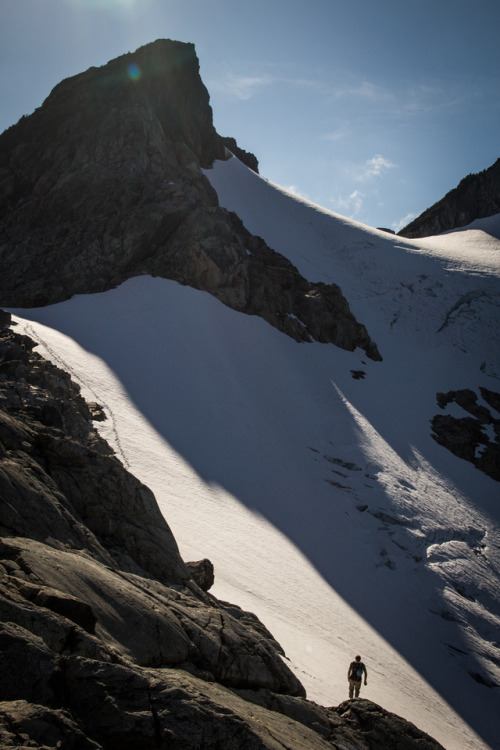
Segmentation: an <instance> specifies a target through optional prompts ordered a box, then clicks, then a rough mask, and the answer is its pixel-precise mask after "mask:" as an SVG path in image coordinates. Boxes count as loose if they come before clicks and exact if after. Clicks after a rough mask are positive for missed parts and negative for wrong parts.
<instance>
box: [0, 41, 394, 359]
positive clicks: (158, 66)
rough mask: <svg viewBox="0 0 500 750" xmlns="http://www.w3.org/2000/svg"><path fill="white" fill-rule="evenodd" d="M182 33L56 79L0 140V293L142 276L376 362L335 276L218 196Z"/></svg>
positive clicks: (40, 296)
mask: <svg viewBox="0 0 500 750" xmlns="http://www.w3.org/2000/svg"><path fill="white" fill-rule="evenodd" d="M228 145H229V146H230V147H231V148H232V150H233V152H235V153H236V154H237V155H238V157H239V158H241V159H242V160H243V161H244V162H246V163H247V164H248V165H249V166H250V167H251V168H253V169H255V170H256V169H257V160H256V159H255V157H254V156H253V155H252V154H248V153H246V152H244V151H243V150H241V149H239V147H238V146H237V144H236V142H235V141H234V139H231V138H222V137H221V136H219V135H218V134H217V132H216V131H215V129H214V126H213V122H212V110H211V108H210V105H209V95H208V92H207V90H206V88H205V86H204V85H203V83H202V81H201V78H200V76H199V64H198V59H197V56H196V53H195V49H194V46H193V45H192V44H184V43H181V42H173V41H169V40H157V41H156V42H154V43H152V44H150V45H147V46H145V47H142V48H140V49H139V50H137V52H135V53H134V54H128V55H124V56H122V57H119V58H117V59H115V60H112V61H111V62H110V63H108V64H107V65H105V66H104V67H101V68H91V69H90V70H88V71H86V72H85V73H82V74H80V75H77V76H74V77H73V78H69V79H67V80H64V81H62V82H61V83H60V84H58V85H57V86H56V87H55V88H54V89H53V91H52V92H51V94H50V96H49V97H48V98H47V99H46V100H45V102H44V103H43V105H42V106H41V107H40V108H39V109H37V110H36V111H35V112H34V113H33V114H32V115H30V116H29V117H23V118H22V119H21V120H20V122H18V123H17V125H15V126H13V127H11V128H9V130H7V131H6V132H5V133H3V135H2V136H1V137H0V195H1V196H2V200H1V209H0V261H1V263H2V268H3V269H4V273H3V274H2V281H1V282H0V298H1V300H2V304H4V305H7V306H12V307H14V306H17V307H34V306H42V305H47V304H52V303H55V302H60V301H62V300H65V299H68V298H69V297H71V296H73V295H75V294H87V293H92V292H102V291H106V290H108V289H110V288H112V287H114V286H117V285H118V284H120V283H122V282H123V281H125V280H126V279H128V278H131V277H134V276H138V275H142V274H150V275H153V276H162V277H164V278H169V279H174V280H176V281H178V282H180V283H181V284H186V285H189V286H192V287H195V288H197V289H202V290H205V291H208V292H210V293H211V294H213V295H214V296H216V297H217V298H218V299H219V300H221V301H222V302H223V303H225V304H227V305H228V306H230V307H232V308H234V309H235V310H238V311H241V312H244V313H247V314H252V315H260V316H261V317H262V318H264V319H265V320H267V321H268V322H269V323H270V324H271V325H273V326H275V327H277V328H278V329H279V330H281V331H283V332H284V333H286V334H288V335H290V336H292V337H293V338H295V339H296V340H299V341H311V340H315V341H320V342H325V343H333V344H336V345H338V346H340V347H342V348H345V349H348V350H351V351H352V350H353V349H355V348H356V347H360V348H362V349H363V350H364V351H365V352H366V354H367V355H368V356H369V357H371V358H372V359H375V360H377V359H380V354H379V352H378V350H377V347H376V344H375V343H374V342H372V340H371V339H370V336H369V334H368V332H367V330H366V328H365V326H364V325H363V324H362V323H360V322H358V321H356V320H355V318H354V317H353V315H352V314H351V312H350V309H349V305H348V302H347V300H345V298H344V297H343V295H342V292H341V290H340V289H339V287H338V286H336V285H335V284H328V285H326V284H321V283H314V282H313V281H309V280H306V279H304V278H303V277H302V276H301V275H300V274H299V272H298V271H297V269H296V268H295V267H294V266H293V264H291V263H290V262H289V261H288V260H287V259H286V258H284V257H283V256H282V255H280V254H278V253H276V252H274V251H273V250H272V249H271V248H269V247H268V246H267V245H266V243H265V242H264V241H263V240H262V239H260V238H259V237H254V236H252V235H251V234H250V233H249V232H248V231H247V230H246V229H245V227H244V226H243V224H242V223H241V221H240V220H239V219H238V218H237V217H236V216H235V215H234V214H231V213H230V212H228V211H226V210H225V209H222V208H221V207H220V206H219V205H218V199H217V195H216V193H215V191H214V190H213V188H212V187H211V185H210V183H209V181H208V180H207V179H206V177H205V175H204V174H203V171H202V170H203V169H204V168H209V167H210V166H211V165H212V164H213V162H214V160H215V159H227V158H229V157H230V156H231V155H232V152H229V150H228V149H227V146H228Z"/></svg>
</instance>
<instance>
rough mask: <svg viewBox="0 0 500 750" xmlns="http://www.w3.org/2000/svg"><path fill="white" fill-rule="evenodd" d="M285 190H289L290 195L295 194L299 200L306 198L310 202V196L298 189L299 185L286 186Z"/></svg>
mask: <svg viewBox="0 0 500 750" xmlns="http://www.w3.org/2000/svg"><path fill="white" fill-rule="evenodd" d="M284 188H285V190H288V192H289V193H293V194H294V195H297V196H298V197H299V198H305V199H306V200H310V198H309V196H308V195H306V193H304V192H303V191H302V190H300V188H298V187H297V185H284Z"/></svg>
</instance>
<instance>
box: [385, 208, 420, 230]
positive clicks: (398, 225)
mask: <svg viewBox="0 0 500 750" xmlns="http://www.w3.org/2000/svg"><path fill="white" fill-rule="evenodd" d="M416 218H417V214H412V213H409V214H406V216H403V218H402V219H400V220H399V221H397V222H394V223H393V224H392V225H391V226H392V228H393V229H394V231H395V232H399V231H400V230H401V229H403V227H406V226H407V225H408V224H409V223H410V221H413V219H416Z"/></svg>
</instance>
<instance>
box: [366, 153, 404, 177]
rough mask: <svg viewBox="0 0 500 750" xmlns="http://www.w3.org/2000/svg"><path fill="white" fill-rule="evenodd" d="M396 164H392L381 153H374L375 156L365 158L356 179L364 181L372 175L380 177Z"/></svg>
mask: <svg viewBox="0 0 500 750" xmlns="http://www.w3.org/2000/svg"><path fill="white" fill-rule="evenodd" d="M396 166H397V165H396V164H393V162H392V161H389V159H386V158H385V157H384V156H382V155H381V154H376V155H375V156H372V158H371V159H367V160H366V162H365V163H364V166H363V168H362V171H361V172H360V174H358V176H357V177H356V179H357V180H359V181H360V182H365V181H366V180H371V179H373V178H374V177H380V176H381V175H382V174H383V173H384V172H386V171H387V170H388V169H394V168H395V167H396Z"/></svg>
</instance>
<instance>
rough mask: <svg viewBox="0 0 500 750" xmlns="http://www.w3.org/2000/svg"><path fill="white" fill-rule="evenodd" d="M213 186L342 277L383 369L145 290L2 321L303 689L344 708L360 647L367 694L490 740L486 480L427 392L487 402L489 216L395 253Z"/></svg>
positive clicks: (227, 173)
mask: <svg viewBox="0 0 500 750" xmlns="http://www.w3.org/2000/svg"><path fill="white" fill-rule="evenodd" d="M206 175H207V176H208V178H209V179H210V181H211V182H212V184H213V185H214V187H215V188H216V190H217V192H218V195H219V199H220V203H221V205H223V206H225V207H227V208H229V209H230V210H234V211H236V212H237V213H238V214H239V216H240V218H241V219H242V220H243V221H244V223H245V225H246V226H247V228H248V229H249V230H250V231H251V232H252V233H254V234H258V235H260V236H262V237H263V238H264V239H265V240H266V241H267V242H268V244H269V245H270V246H271V247H273V248H274V249H275V250H277V251H279V252H281V253H283V254H284V255H286V256H287V257H288V258H289V259H290V260H291V261H292V262H293V263H294V264H295V265H296V266H297V267H298V268H299V270H300V271H301V273H302V274H303V275H304V276H306V277H307V278H309V279H310V280H311V281H325V282H329V283H336V284H339V285H340V287H341V288H342V291H343V292H344V295H345V296H346V298H347V299H348V301H349V303H350V305H351V309H352V311H353V313H354V314H355V316H356V317H357V318H358V320H359V321H360V322H362V323H364V324H365V325H366V327H367V329H368V331H369V333H370V335H371V336H372V338H373V339H374V340H375V342H376V343H377V345H378V348H379V350H380V352H381V354H382V356H383V361H382V362H372V361H370V360H368V359H367V358H366V357H365V355H364V353H363V352H361V351H359V350H357V351H355V352H353V353H350V352H345V351H343V350H341V349H338V348H336V347H334V346H331V345H324V344H317V343H311V344H298V343H296V342H295V341H292V340H291V339H289V338H287V337H286V336H284V335H282V334H280V333H279V332H278V331H277V330H275V329H274V328H272V327H271V326H269V325H268V324H266V323H265V322H264V321H263V320H261V319H260V318H257V317H249V316H245V315H242V314H239V313H236V312H234V311H232V310H230V309H229V308H227V307H225V306H224V305H222V304H221V303H219V302H217V300H215V299H214V298H213V297H211V296H210V295H209V294H207V293H204V292H199V291H196V290H193V289H191V288H188V287H182V286H180V285H178V284H176V283H175V282H172V281H167V280H164V279H151V278H149V277H141V278H136V279H132V280H130V281H128V282H126V283H125V284H123V285H122V286H121V287H119V288H118V289H115V290H112V291H109V292H106V293H104V294H94V295H87V296H78V297H75V298H73V299H71V300H69V301H68V302H65V303H61V304H58V305H54V306H52V307H48V308H40V309H32V310H27V311H16V312H17V314H18V315H22V319H18V321H17V322H18V330H21V331H25V332H26V333H28V334H29V335H32V336H34V337H35V338H36V339H37V340H38V341H40V346H39V348H38V351H40V353H41V354H45V355H47V356H49V358H51V359H53V361H55V362H56V363H57V364H59V365H61V366H63V367H64V368H65V369H68V370H69V371H70V372H71V374H72V376H73V377H74V378H75V379H76V380H77V381H78V382H79V383H81V385H82V390H83V394H84V395H85V397H86V398H87V399H88V400H96V401H98V402H99V403H101V404H102V405H103V406H104V407H105V410H106V412H107V415H108V420H107V422H105V423H102V424H98V425H96V426H97V427H98V429H99V431H100V432H101V433H102V434H103V435H104V436H105V437H106V438H107V439H108V440H109V441H110V443H111V444H112V445H113V446H114V448H115V450H116V452H117V454H118V455H119V457H120V458H121V459H122V461H123V463H124V464H125V466H126V467H127V468H128V469H130V471H132V472H133V473H134V474H135V475H136V476H138V477H139V478H140V479H142V480H143V481H144V482H145V483H146V484H148V485H149V486H150V487H151V488H152V489H153V491H154V492H155V495H156V497H157V500H158V503H159V504H160V507H161V509H162V511H163V513H164V515H165V518H166V519H167V521H168V523H169V524H170V526H171V528H172V530H173V532H174V534H175V537H176V539H177V541H178V543H179V547H180V550H181V554H182V556H183V557H184V559H186V560H194V559H200V558H202V557H209V558H210V559H211V560H212V561H213V563H214V565H215V573H216V584H215V586H214V589H213V593H214V594H215V595H216V596H218V597H219V598H221V599H224V600H228V601H231V602H233V603H235V604H239V605H240V606H242V607H244V608H245V609H249V610H252V611H253V612H255V613H256V614H257V615H258V616H259V617H260V618H261V619H262V621H263V622H264V623H265V625H266V626H267V627H268V628H269V629H270V630H271V631H272V632H273V634H274V635H275V636H276V638H277V639H278V640H279V641H280V642H281V644H282V645H283V647H284V648H285V651H286V653H287V657H288V659H289V663H290V665H291V666H292V668H293V669H294V670H295V671H296V673H297V675H298V676H299V678H300V679H301V680H302V682H303V683H304V685H305V686H306V689H307V691H308V697H309V698H311V699H312V700H315V701H317V702H319V703H322V704H325V705H337V704H338V703H340V702H341V701H342V700H344V699H345V698H346V697H347V680H346V673H347V667H348V664H349V662H350V661H351V660H352V658H353V656H354V655H355V654H357V653H360V654H361V655H362V657H363V660H364V661H365V663H366V665H367V668H368V686H367V687H363V689H362V695H363V696H365V697H367V698H370V699H372V700H374V701H376V702H377V703H380V705H382V706H383V707H384V708H386V709H388V710H390V711H394V712H396V713H398V714H400V715H401V716H404V717H405V718H407V719H409V720H410V721H413V722H414V723H415V724H417V725H418V726H419V727H420V728H422V729H424V730H425V731H427V732H429V733H430V734H431V735H433V736H434V737H435V738H436V739H438V740H439V741H440V742H441V743H442V744H443V745H444V746H445V747H446V748H447V749H448V750H459V749H462V748H463V749H464V750H465V749H466V748H467V749H469V748H485V747H494V748H497V747H500V729H499V728H498V705H499V693H500V687H496V688H494V687H487V686H486V685H484V684H482V683H481V682H479V681H478V679H483V680H485V681H486V682H488V681H489V682H491V683H494V684H496V685H500V668H499V664H500V575H499V568H500V538H499V537H500V534H499V515H500V485H499V484H498V483H497V482H494V481H493V480H491V479H489V478H488V477H487V476H485V475H484V474H482V473H481V472H479V471H478V470H476V469H475V468H474V467H473V466H472V465H471V464H468V463H466V462H464V461H461V460H459V459H458V458H455V457H454V456H453V455H452V454H451V453H449V452H448V451H447V450H446V449H444V448H441V447H440V446H439V445H437V443H436V442H435V441H434V440H433V439H432V437H431V429H430V419H431V418H432V417H433V416H434V415H435V414H437V413H439V412H440V409H439V407H438V406H437V404H436V393H437V392H439V391H448V390H451V389H455V390H456V389H461V388H472V389H473V390H475V391H476V392H477V393H478V394H479V386H484V387H486V388H488V389H489V390H493V391H495V390H496V391H499V390H500V380H499V378H500V356H499V350H500V347H499V343H498V342H499V339H500V337H499V294H500V241H499V240H498V239H494V237H493V236H492V235H493V234H495V232H496V233H497V235H498V229H499V225H500V222H499V221H498V217H497V218H496V220H495V219H490V220H486V221H488V226H487V230H488V233H486V231H484V230H483V229H482V228H481V226H482V225H480V223H479V225H478V223H477V222H476V223H475V225H474V228H473V229H472V230H469V231H460V232H454V233H451V234H447V235H442V236H440V237H435V238H428V239H425V240H418V241H409V240H403V239H401V238H399V237H395V236H391V235H389V234H385V233H382V232H378V231H377V230H373V229H370V228H368V227H364V226H362V225H359V224H356V223H355V222H351V221H349V220H347V219H344V218H343V217H340V216H337V215H335V214H332V213H330V212H327V211H325V210H323V209H321V208H319V207H317V206H314V205H312V204H309V203H307V202H305V201H302V200H300V199H297V198H296V197H294V196H292V195H290V194H289V193H286V191H283V190H282V189H280V188H279V187H277V186H275V185H272V184H271V183H269V182H267V181H266V180H264V179H263V178H261V177H259V176H257V175H255V174H254V173H252V172H251V171H249V170H248V169H247V168H246V167H244V166H243V165H242V164H241V163H240V162H238V161H237V160H236V159H232V160H230V161H229V162H217V163H216V165H215V167H214V168H213V169H212V170H207V172H206ZM35 321H36V322H35ZM352 370H362V371H363V372H364V373H365V377H364V378H362V379H354V378H353V377H352V373H351V371H352ZM453 409H454V410H455V411H453V412H452V409H450V410H449V413H453V414H454V416H466V413H465V412H462V411H461V409H460V408H459V407H458V406H457V405H456V404H455V405H453ZM494 416H496V417H499V416H500V415H498V414H495V415H494ZM471 674H473V675H476V678H475V679H474V678H473V677H472V676H471ZM477 675H479V676H480V677H479V678H478V677H477ZM459 717H461V718H459ZM467 724H468V725H470V727H472V728H473V729H470V728H469V727H468V726H467ZM476 733H478V734H476ZM478 735H481V738H480V737H479V736H478Z"/></svg>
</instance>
